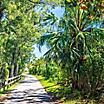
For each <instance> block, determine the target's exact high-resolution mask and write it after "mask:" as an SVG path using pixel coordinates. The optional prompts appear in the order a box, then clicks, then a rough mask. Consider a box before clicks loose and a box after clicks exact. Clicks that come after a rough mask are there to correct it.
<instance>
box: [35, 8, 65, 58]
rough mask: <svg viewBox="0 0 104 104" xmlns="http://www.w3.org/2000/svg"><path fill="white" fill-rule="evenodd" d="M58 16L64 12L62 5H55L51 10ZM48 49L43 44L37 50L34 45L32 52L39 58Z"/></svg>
mask: <svg viewBox="0 0 104 104" xmlns="http://www.w3.org/2000/svg"><path fill="white" fill-rule="evenodd" d="M51 11H52V12H53V13H54V14H55V15H56V16H57V17H58V18H61V17H62V16H63V13H64V9H63V8H62V7H56V8H55V9H53V10H51ZM47 51H48V48H47V47H46V45H44V46H43V47H41V52H40V51H39V49H38V47H37V45H35V50H34V54H35V56H36V57H37V58H40V57H41V56H43V55H44V54H45V53H46V52H47Z"/></svg>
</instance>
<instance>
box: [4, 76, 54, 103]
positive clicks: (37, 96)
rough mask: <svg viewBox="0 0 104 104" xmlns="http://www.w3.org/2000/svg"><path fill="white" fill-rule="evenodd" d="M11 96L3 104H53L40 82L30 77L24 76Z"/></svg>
mask: <svg viewBox="0 0 104 104" xmlns="http://www.w3.org/2000/svg"><path fill="white" fill-rule="evenodd" d="M11 94H12V95H11V96H10V97H8V99H7V100H6V101H5V102H4V104H53V103H52V102H51V100H50V96H49V95H48V94H47V93H46V91H45V89H44V88H43V86H42V85H41V84H40V81H39V80H38V79H37V78H36V77H34V76H32V75H25V79H24V80H23V81H21V82H20V84H19V85H18V86H17V87H16V88H15V89H13V90H12V91H11Z"/></svg>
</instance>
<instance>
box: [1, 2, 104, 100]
mask: <svg viewBox="0 0 104 104" xmlns="http://www.w3.org/2000/svg"><path fill="white" fill-rule="evenodd" d="M103 6H104V1H103V0H65V1H63V0H52V1H50V0H44V1H39V0H16V1H15V0H2V1H0V77H1V78H0V80H1V79H2V80H4V79H5V80H6V79H8V77H13V76H16V75H18V74H21V73H22V71H23V69H24V68H25V67H26V64H27V67H28V68H29V69H30V70H29V72H30V73H31V74H38V75H42V76H44V77H45V79H47V80H50V81H54V82H55V83H57V84H59V85H61V86H62V88H61V93H59V94H60V95H63V96H65V97H66V98H70V97H69V96H70V95H71V96H74V97H81V98H83V99H94V100H96V101H97V102H98V101H99V100H100V99H101V98H102V94H103V92H104V15H103V12H104V9H103ZM56 7H61V8H62V9H63V11H64V14H63V16H61V17H60V18H58V17H57V16H56V15H55V14H54V13H53V12H52V11H51V10H52V9H54V8H56ZM35 44H37V45H38V47H39V49H40V48H41V46H43V45H44V44H45V45H46V46H47V47H48V51H47V52H46V54H45V55H44V56H43V57H42V58H40V59H37V60H36V59H35V56H34V45H35ZM40 50H41V49H40ZM61 97H62V96H61Z"/></svg>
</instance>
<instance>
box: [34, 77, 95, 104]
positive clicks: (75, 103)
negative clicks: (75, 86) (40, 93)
mask: <svg viewBox="0 0 104 104" xmlns="http://www.w3.org/2000/svg"><path fill="white" fill-rule="evenodd" d="M35 76H36V77H37V78H38V79H39V80H40V82H41V84H42V85H43V87H44V88H45V90H46V92H48V93H49V94H51V96H54V97H55V98H56V99H53V100H60V101H61V103H58V104H85V101H80V100H79V98H76V99H71V98H69V99H68V100H65V96H64V95H62V93H63V92H64V89H63V90H62V88H64V86H63V87H62V86H60V85H57V84H56V83H54V82H50V81H49V80H45V77H43V76H40V75H35ZM60 89H61V90H60ZM67 89H68V88H67ZM69 91H70V90H69ZM87 104H94V103H93V102H92V101H91V102H90V103H87Z"/></svg>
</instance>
